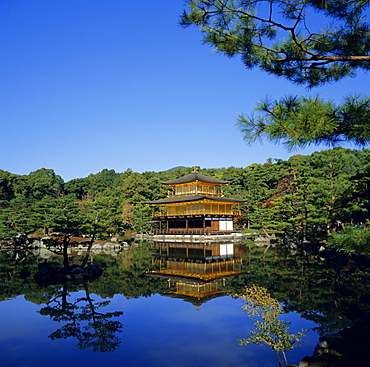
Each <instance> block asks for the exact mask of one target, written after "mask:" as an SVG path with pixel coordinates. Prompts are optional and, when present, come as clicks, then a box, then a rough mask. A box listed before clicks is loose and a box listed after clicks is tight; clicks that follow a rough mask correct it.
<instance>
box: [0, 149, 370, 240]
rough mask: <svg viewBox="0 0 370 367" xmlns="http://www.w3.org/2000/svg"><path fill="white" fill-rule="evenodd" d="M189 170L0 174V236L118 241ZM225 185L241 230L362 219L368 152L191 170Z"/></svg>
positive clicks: (368, 184)
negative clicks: (68, 176) (69, 176)
mask: <svg viewBox="0 0 370 367" xmlns="http://www.w3.org/2000/svg"><path fill="white" fill-rule="evenodd" d="M192 170H193V167H189V168H178V169H175V170H169V171H163V172H144V173H137V172H133V171H132V170H131V169H128V170H126V171H125V172H123V173H117V172H115V171H114V170H108V169H104V170H103V171H101V172H99V173H96V174H90V175H89V176H88V177H86V178H78V179H73V180H71V181H68V182H64V181H63V179H62V178H61V177H60V176H58V175H57V174H56V173H55V172H54V170H52V169H46V168H41V169H39V170H37V171H34V172H31V173H30V174H28V175H16V174H12V173H9V172H6V171H0V238H1V239H6V238H12V237H14V236H16V235H17V234H20V233H25V234H31V233H37V234H39V235H49V234H52V233H59V234H64V235H70V236H74V235H79V236H81V235H92V234H94V235H95V236H97V237H101V238H104V237H112V236H114V237H117V238H120V237H123V236H124V235H125V233H126V234H127V233H128V232H130V233H132V232H144V231H146V230H147V229H148V224H147V221H148V220H149V219H150V216H151V211H152V209H151V208H150V207H147V206H145V205H144V204H143V202H144V201H146V200H155V199H158V198H163V197H165V196H166V194H167V192H166V189H165V188H163V187H162V185H161V183H160V182H161V181H167V180H171V179H174V178H177V177H181V176H183V175H185V174H188V173H190V172H191V171H192ZM199 172H200V173H202V174H204V175H207V176H211V177H214V178H217V179H221V180H228V181H230V183H229V185H228V186H226V187H225V188H224V191H223V193H224V195H225V196H228V197H236V198H241V199H246V200H247V201H246V203H245V204H243V205H242V206H240V209H241V210H242V213H243V214H242V217H241V220H240V221H239V223H238V225H239V228H241V229H248V228H250V229H275V230H287V229H292V228H295V229H296V230H297V229H298V230H300V231H307V230H308V229H310V228H316V227H323V226H324V225H334V224H337V223H339V222H341V223H344V224H353V225H358V224H361V223H366V222H367V221H368V219H369V209H370V203H369V197H370V150H368V149H365V150H362V151H359V150H351V149H344V148H334V149H331V150H327V151H321V152H315V153H313V154H312V155H311V156H302V155H295V156H292V157H291V158H289V159H288V160H287V161H283V160H272V159H271V160H269V161H268V162H266V163H265V164H252V165H250V166H248V167H246V168H235V167H229V168H220V169H201V168H200V169H199Z"/></svg>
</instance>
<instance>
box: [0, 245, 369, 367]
mask: <svg viewBox="0 0 370 367" xmlns="http://www.w3.org/2000/svg"><path fill="white" fill-rule="evenodd" d="M217 246H218V247H217ZM220 246H221V247H220ZM222 246H223V247H222ZM225 246H226V247H225ZM44 257H45V256H44ZM81 259H82V255H81V256H74V257H71V258H70V259H69V261H70V263H79V262H81ZM0 261H1V292H0V325H1V333H0V345H1V366H36V365H44V366H66V365H68V366H81V365H89V366H102V365H105V364H107V365H108V364H109V365H110V366H121V365H126V366H161V367H163V366H183V367H187V366H192V367H195V366H216V367H217V366H220V367H221V366H222V367H225V366H233V367H241V366H248V367H262V366H277V365H278V363H277V358H276V354H275V352H274V351H273V350H272V349H271V348H269V347H267V346H266V345H255V344H249V345H247V346H240V345H239V342H238V339H241V338H247V337H249V336H250V331H251V329H254V328H255V326H254V324H253V320H252V319H250V318H249V317H248V315H247V314H246V313H245V311H243V310H242V308H241V307H242V306H243V305H244V304H245V302H244V301H243V300H242V299H240V298H237V297H233V295H235V294H241V293H243V290H244V288H245V287H248V286H250V285H252V284H257V285H259V286H261V287H265V288H267V290H268V292H269V293H270V294H271V296H273V297H275V298H276V299H278V301H279V302H280V303H281V304H282V305H283V306H284V308H285V310H286V313H285V314H283V315H282V319H283V320H284V321H289V322H290V323H291V324H290V332H291V333H297V332H298V331H300V330H301V329H307V330H306V331H305V334H306V336H305V337H304V338H303V339H302V345H301V346H300V347H297V348H294V349H293V350H291V351H288V352H287V357H288V360H289V363H292V364H297V365H298V363H299V361H300V360H301V359H302V358H303V357H304V356H307V355H312V353H313V351H314V348H315V346H316V344H317V343H318V341H319V337H320V336H321V335H327V334H332V333H335V332H337V331H340V330H343V329H346V328H348V327H351V326H352V325H354V324H355V323H356V322H357V321H358V320H360V319H361V317H363V315H365V314H366V312H367V310H368V309H369V305H370V297H369V294H370V292H369V279H368V274H369V272H368V268H367V267H364V266H362V267H357V266H354V264H353V263H351V262H348V261H347V260H346V261H344V260H341V259H333V258H331V259H329V260H326V259H324V258H319V257H318V256H316V255H315V254H311V253H309V252H303V251H293V252H292V251H290V250H288V249H285V248H279V247H276V248H273V247H257V246H255V245H253V244H249V245H238V246H236V245H235V246H232V247H231V244H221V245H219V244H217V245H207V246H205V245H202V246H200V245H199V246H190V247H189V245H188V244H178V243H177V244H158V243H157V244H145V243H144V244H141V245H140V246H138V247H131V248H130V249H128V250H123V251H121V252H120V253H111V254H95V255H93V256H92V258H91V260H90V263H92V264H95V265H100V267H101V268H102V270H103V273H102V275H101V276H100V277H99V278H98V279H95V280H93V281H88V282H84V283H80V284H74V283H71V282H69V283H64V284H54V285H48V286H40V285H38V284H37V283H36V282H35V280H34V278H33V276H34V274H36V273H37V271H38V264H40V263H43V262H48V263H60V264H61V263H62V258H61V257H56V256H50V257H48V258H47V259H45V258H41V257H40V256H36V255H34V254H32V253H30V252H28V251H26V250H21V249H18V250H13V251H10V252H9V251H7V252H5V251H4V252H2V253H0Z"/></svg>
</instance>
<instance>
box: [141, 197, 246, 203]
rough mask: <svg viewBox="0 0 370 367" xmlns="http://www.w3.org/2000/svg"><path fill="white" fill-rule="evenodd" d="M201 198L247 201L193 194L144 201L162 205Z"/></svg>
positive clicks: (231, 201)
mask: <svg viewBox="0 0 370 367" xmlns="http://www.w3.org/2000/svg"><path fill="white" fill-rule="evenodd" d="M200 200H212V201H222V202H225V203H245V202H246V200H241V199H230V198H223V197H219V196H206V195H193V196H173V197H170V198H165V199H159V200H153V201H145V202H144V203H145V204H152V205H161V204H175V203H188V202H192V201H200Z"/></svg>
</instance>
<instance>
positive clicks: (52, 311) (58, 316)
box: [39, 284, 123, 353]
mask: <svg viewBox="0 0 370 367" xmlns="http://www.w3.org/2000/svg"><path fill="white" fill-rule="evenodd" d="M84 287H85V297H81V298H78V299H76V300H75V301H74V302H73V303H68V302H67V295H68V292H67V285H64V287H63V292H62V293H61V294H60V295H58V296H56V297H55V298H53V299H52V300H51V301H50V302H49V303H48V304H47V307H44V308H42V309H41V310H40V311H39V313H40V314H41V315H48V316H49V317H50V318H51V319H52V320H53V321H57V322H67V323H66V324H65V325H63V326H62V327H61V328H59V329H58V330H56V331H54V332H53V333H52V334H50V335H49V338H50V339H52V340H56V339H66V338H69V337H73V338H76V339H77V340H78V343H77V346H78V347H79V348H80V349H81V350H82V349H87V348H92V351H93V352H102V353H106V352H112V351H114V350H115V349H116V348H117V347H118V346H119V345H120V343H121V340H120V339H119V338H118V336H117V335H116V333H118V332H120V331H121V330H122V323H121V322H120V321H113V320H111V318H113V317H119V316H121V315H122V314H123V312H122V311H113V312H106V313H102V312H98V311H97V310H98V309H99V308H101V307H105V306H108V305H109V304H110V301H102V302H94V300H93V299H92V298H91V297H90V293H89V290H88V286H87V284H85V285H84ZM51 304H54V306H51Z"/></svg>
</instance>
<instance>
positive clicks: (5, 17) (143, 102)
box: [0, 0, 368, 181]
mask: <svg viewBox="0 0 370 367" xmlns="http://www.w3.org/2000/svg"><path fill="white" fill-rule="evenodd" d="M183 9H184V2H183V1H182V0H161V1H153V0H142V1H133V0H131V1H129V0H53V1H50V0H32V1H30V0H0V45H1V46H0V85H1V88H0V121H1V131H2V134H1V135H2V139H1V155H0V169H3V170H6V171H9V172H12V173H16V174H28V173H29V172H31V171H35V170H36V169H38V168H42V167H45V168H52V169H54V170H55V172H56V173H57V174H59V175H61V176H62V177H63V179H64V180H65V181H68V180H70V179H72V178H78V177H86V176H87V175H89V174H90V173H97V172H99V171H101V170H102V169H104V168H108V169H114V170H115V171H116V172H123V171H125V170H126V169H127V168H131V169H133V170H134V171H136V172H144V171H162V170H166V169H169V168H171V167H174V166H179V165H182V166H194V165H197V166H200V167H202V168H221V167H230V166H234V167H246V166H248V165H250V164H252V163H265V162H266V160H267V159H268V158H281V159H287V158H288V157H289V156H291V155H293V154H310V153H312V152H313V151H315V150H320V149H323V147H315V146H314V147H310V148H307V149H304V150H298V151H294V152H288V151H287V150H286V149H285V148H284V147H283V146H278V145H275V144H269V143H267V142H265V143H264V144H263V145H260V144H257V145H254V146H252V147H249V146H248V145H247V144H246V143H245V142H244V141H243V139H242V136H241V133H240V131H239V130H238V129H237V128H236V126H235V122H236V118H237V116H238V114H240V113H250V112H251V111H252V109H253V106H254V104H255V103H256V102H258V101H259V100H260V99H261V98H262V97H264V96H267V95H268V96H271V97H272V98H274V99H278V98H280V97H282V96H284V95H287V94H291V93H292V94H305V95H309V94H319V95H321V96H325V97H327V98H329V99H332V100H334V101H338V102H339V101H340V100H341V98H342V96H343V95H347V94H350V93H363V94H366V93H367V89H368V87H367V82H368V76H367V75H366V74H360V75H359V76H357V77H356V78H347V79H345V80H343V81H341V82H339V83H336V84H333V85H328V86H325V87H322V88H318V89H315V90H313V91H310V92H308V91H307V90H305V89H304V88H303V87H297V86H293V85H292V84H291V83H289V82H288V81H285V80H282V79H277V78H275V77H272V76H269V75H267V74H266V73H263V72H261V71H259V70H258V69H254V70H246V69H245V68H244V66H243V64H242V63H241V61H240V59H239V58H233V59H229V58H227V57H225V56H222V55H216V54H214V52H212V50H211V49H210V47H208V46H204V45H202V42H201V33H200V32H199V31H198V30H197V29H195V28H189V29H183V28H181V27H180V26H179V25H178V21H179V16H180V14H181V13H182V11H183Z"/></svg>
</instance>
